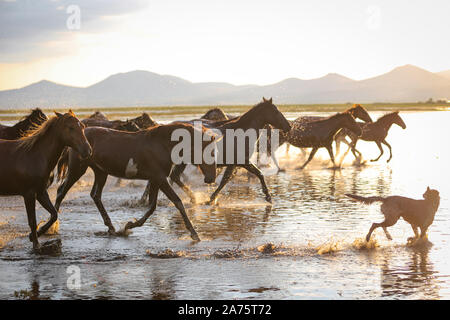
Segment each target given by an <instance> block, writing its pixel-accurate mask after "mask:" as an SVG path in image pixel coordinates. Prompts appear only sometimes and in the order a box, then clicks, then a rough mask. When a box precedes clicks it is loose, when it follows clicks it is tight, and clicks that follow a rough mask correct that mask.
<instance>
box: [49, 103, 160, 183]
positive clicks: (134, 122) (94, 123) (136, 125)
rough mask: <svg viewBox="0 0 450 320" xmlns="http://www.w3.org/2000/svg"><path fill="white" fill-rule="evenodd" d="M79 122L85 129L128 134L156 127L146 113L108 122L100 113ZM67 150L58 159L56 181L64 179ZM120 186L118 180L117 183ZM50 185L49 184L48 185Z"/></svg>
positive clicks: (97, 112) (67, 159)
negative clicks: (99, 128) (126, 132)
mask: <svg viewBox="0 0 450 320" xmlns="http://www.w3.org/2000/svg"><path fill="white" fill-rule="evenodd" d="M81 122H82V123H83V124H84V125H85V126H86V127H102V128H110V129H115V130H119V131H128V132H137V131H139V130H142V129H146V128H149V127H153V126H155V125H157V123H156V121H154V120H153V119H152V118H151V117H150V116H149V115H148V114H147V113H145V112H144V113H142V115H141V116H138V117H136V118H134V119H130V120H128V119H127V120H112V121H111V120H109V119H108V118H107V117H106V115H105V114H103V113H102V112H100V111H96V112H94V113H93V114H92V115H90V116H89V117H87V118H86V119H83V120H81ZM68 161H69V158H68V149H67V148H66V149H65V150H64V151H63V152H62V154H61V157H60V159H59V160H58V165H57V181H61V180H62V179H63V178H64V172H65V170H66V169H67V168H66V166H67V164H68ZM117 182H118V183H119V184H120V179H118V181H117ZM50 184H51V183H50Z"/></svg>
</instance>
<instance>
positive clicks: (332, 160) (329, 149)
mask: <svg viewBox="0 0 450 320" xmlns="http://www.w3.org/2000/svg"><path fill="white" fill-rule="evenodd" d="M326 149H327V151H328V154H329V155H330V159H331V162H333V166H334V168H336V161H335V160H334V154H333V146H332V145H331V144H330V145H329V146H327V147H326Z"/></svg>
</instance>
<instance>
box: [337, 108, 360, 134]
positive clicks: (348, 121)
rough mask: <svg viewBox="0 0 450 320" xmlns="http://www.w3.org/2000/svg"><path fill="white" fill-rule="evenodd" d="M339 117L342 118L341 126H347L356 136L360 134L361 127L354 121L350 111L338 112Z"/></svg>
mask: <svg viewBox="0 0 450 320" xmlns="http://www.w3.org/2000/svg"><path fill="white" fill-rule="evenodd" d="M340 117H341V119H342V120H343V123H342V126H343V127H344V128H347V129H348V130H350V131H351V132H353V133H354V134H356V135H357V136H358V137H360V136H361V134H362V129H361V127H360V126H359V124H358V123H357V122H356V121H355V118H354V117H353V116H352V114H351V113H350V112H344V113H341V114H340Z"/></svg>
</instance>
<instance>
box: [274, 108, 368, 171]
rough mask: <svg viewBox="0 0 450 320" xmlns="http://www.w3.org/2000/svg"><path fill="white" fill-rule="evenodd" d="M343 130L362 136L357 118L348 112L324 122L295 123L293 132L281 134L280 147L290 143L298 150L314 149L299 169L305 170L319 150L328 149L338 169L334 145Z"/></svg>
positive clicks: (326, 119)
mask: <svg viewBox="0 0 450 320" xmlns="http://www.w3.org/2000/svg"><path fill="white" fill-rule="evenodd" d="M343 128H347V129H348V130H349V131H350V132H353V133H354V135H356V136H359V135H361V128H360V127H359V126H358V124H357V123H356V121H355V118H354V117H353V116H352V114H351V113H350V112H347V111H346V112H343V113H337V114H335V115H332V116H330V117H328V118H325V119H322V120H315V121H305V122H294V124H293V126H292V129H291V131H289V132H288V133H287V134H283V133H282V134H280V143H279V146H281V145H282V144H283V143H285V142H289V143H290V144H292V145H293V146H295V147H298V148H312V150H311V153H310V154H309V157H308V160H307V161H306V162H305V163H304V164H303V165H302V166H300V167H298V168H297V169H304V168H305V167H306V165H307V164H308V163H309V162H310V161H311V160H312V159H313V157H314V155H315V154H316V152H317V150H318V149H319V148H326V149H327V151H328V154H329V155H330V159H331V161H332V162H333V165H334V167H336V162H335V160H334V154H333V147H332V143H333V140H334V137H335V135H336V133H337V132H339V130H341V129H343Z"/></svg>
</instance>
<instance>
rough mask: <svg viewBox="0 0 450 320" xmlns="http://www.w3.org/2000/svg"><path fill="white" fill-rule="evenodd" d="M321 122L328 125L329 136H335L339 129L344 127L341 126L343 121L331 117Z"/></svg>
mask: <svg viewBox="0 0 450 320" xmlns="http://www.w3.org/2000/svg"><path fill="white" fill-rule="evenodd" d="M323 122H328V123H329V129H330V132H329V134H330V135H335V134H336V133H337V132H338V131H339V130H340V129H342V128H343V127H344V126H343V125H342V123H343V122H344V119H342V118H338V117H331V118H329V119H326V120H323Z"/></svg>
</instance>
